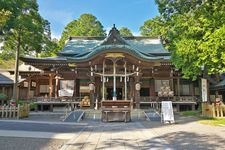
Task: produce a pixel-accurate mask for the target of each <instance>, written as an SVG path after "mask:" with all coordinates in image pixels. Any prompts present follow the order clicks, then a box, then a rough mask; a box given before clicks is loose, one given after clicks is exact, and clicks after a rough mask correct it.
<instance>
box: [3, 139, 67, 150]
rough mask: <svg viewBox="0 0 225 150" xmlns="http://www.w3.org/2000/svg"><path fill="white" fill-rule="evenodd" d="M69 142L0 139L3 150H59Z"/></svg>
mask: <svg viewBox="0 0 225 150" xmlns="http://www.w3.org/2000/svg"><path fill="white" fill-rule="evenodd" d="M66 142H67V140H58V139H40V138H22V137H19V138H16V137H0V149H1V150H58V149H60V148H61V147H62V145H63V144H64V143H66Z"/></svg>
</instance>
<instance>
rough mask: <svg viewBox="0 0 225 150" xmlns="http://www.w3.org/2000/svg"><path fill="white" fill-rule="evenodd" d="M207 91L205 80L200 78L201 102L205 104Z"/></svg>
mask: <svg viewBox="0 0 225 150" xmlns="http://www.w3.org/2000/svg"><path fill="white" fill-rule="evenodd" d="M207 97H208V90H207V80H206V79H203V78H202V102H207Z"/></svg>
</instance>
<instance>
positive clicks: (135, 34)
mask: <svg viewBox="0 0 225 150" xmlns="http://www.w3.org/2000/svg"><path fill="white" fill-rule="evenodd" d="M131 32H132V34H133V36H141V34H140V32H133V31H131Z"/></svg>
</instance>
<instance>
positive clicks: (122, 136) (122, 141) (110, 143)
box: [61, 122, 171, 150]
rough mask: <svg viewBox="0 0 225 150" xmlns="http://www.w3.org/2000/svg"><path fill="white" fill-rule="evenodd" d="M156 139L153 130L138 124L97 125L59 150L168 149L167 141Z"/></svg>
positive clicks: (90, 126)
mask: <svg viewBox="0 0 225 150" xmlns="http://www.w3.org/2000/svg"><path fill="white" fill-rule="evenodd" d="M156 137H157V134H156V133H154V131H153V130H149V129H147V128H145V127H144V126H143V125H142V124H141V123H140V122H130V123H99V124H93V125H89V126H87V127H86V128H85V129H84V130H83V131H82V132H81V134H80V135H79V136H77V137H74V138H73V139H71V140H70V141H69V142H68V143H67V144H65V145H64V146H63V147H62V148H61V150H76V149H77V150H78V149H84V150H94V149H99V150H101V149H104V150H105V149H106V150H107V149H110V150H113V149H115V150H133V149H138V150H139V149H149V148H152V149H170V147H171V146H170V144H168V143H167V141H165V140H164V139H163V138H156Z"/></svg>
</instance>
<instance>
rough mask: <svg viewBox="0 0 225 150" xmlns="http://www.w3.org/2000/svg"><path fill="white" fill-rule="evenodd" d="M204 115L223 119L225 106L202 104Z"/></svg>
mask: <svg viewBox="0 0 225 150" xmlns="http://www.w3.org/2000/svg"><path fill="white" fill-rule="evenodd" d="M202 115H203V116H206V117H213V118H223V117H225V105H224V104H220V105H216V104H214V103H213V104H209V103H202Z"/></svg>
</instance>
